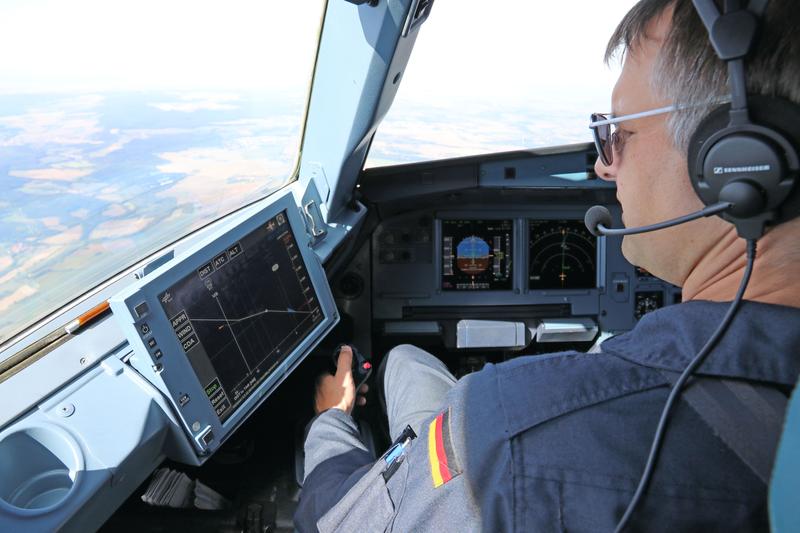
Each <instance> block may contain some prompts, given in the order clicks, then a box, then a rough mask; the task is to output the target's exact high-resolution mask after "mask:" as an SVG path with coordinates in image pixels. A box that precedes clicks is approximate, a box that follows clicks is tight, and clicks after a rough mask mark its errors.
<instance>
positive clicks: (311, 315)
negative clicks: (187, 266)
mask: <svg viewBox="0 0 800 533" xmlns="http://www.w3.org/2000/svg"><path fill="white" fill-rule="evenodd" d="M158 298H159V300H160V302H161V305H162V307H163V308H164V311H165V312H166V314H167V317H169V319H170V322H171V326H172V329H173V332H174V334H175V336H176V337H177V339H178V342H179V343H180V345H181V347H182V348H183V351H184V352H185V353H186V357H188V359H189V363H190V364H191V365H192V368H193V369H194V372H195V373H196V374H197V378H198V379H199V380H200V383H201V384H202V386H203V389H204V391H205V394H206V396H207V400H208V401H209V402H211V405H212V407H213V409H214V412H215V413H216V414H217V416H218V417H219V419H220V421H223V422H224V421H225V420H226V419H227V418H228V417H230V415H231V414H233V413H234V412H235V411H236V409H237V407H238V406H239V405H240V404H241V403H242V401H244V400H245V399H246V398H247V397H248V396H249V395H250V393H252V392H253V391H254V390H255V389H256V388H257V386H258V385H259V384H260V383H261V382H263V381H264V379H266V378H267V376H269V375H270V373H271V372H272V371H273V370H274V369H275V368H276V367H277V366H278V365H279V364H280V363H281V362H283V361H284V360H285V358H286V357H287V356H289V355H290V354H291V353H292V350H294V348H295V347H296V346H297V345H298V344H299V343H300V341H302V340H303V339H304V338H305V336H306V335H307V334H308V333H309V332H310V331H311V330H312V329H313V328H314V327H315V326H316V325H317V324H318V323H319V322H320V321H322V320H323V319H324V317H323V315H322V313H321V311H320V305H319V302H318V301H317V295H316V293H315V292H314V287H313V285H312V284H311V282H310V280H309V279H308V272H307V271H306V267H305V264H304V262H303V259H302V257H301V256H300V250H298V248H297V241H296V240H295V237H294V235H293V234H292V231H291V228H290V227H289V223H288V220H287V219H286V214H285V212H283V213H279V214H278V215H276V216H275V217H273V218H271V219H270V220H268V221H267V222H266V223H265V224H264V225H262V226H261V227H260V228H259V229H257V230H255V231H253V232H252V233H249V234H247V235H245V236H244V237H242V238H241V239H240V240H239V241H238V242H236V243H231V245H230V246H228V247H227V249H226V250H223V251H222V252H220V253H218V254H217V255H215V256H214V257H209V258H208V262H207V263H205V264H204V265H202V266H201V267H200V268H198V269H196V270H195V271H194V272H193V273H192V274H191V275H189V276H186V277H184V278H183V279H181V280H180V281H179V282H177V283H175V284H174V285H172V286H171V287H169V289H167V290H166V291H164V292H162V293H160V294H159V295H158Z"/></svg>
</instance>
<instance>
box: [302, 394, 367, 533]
mask: <svg viewBox="0 0 800 533" xmlns="http://www.w3.org/2000/svg"><path fill="white" fill-rule="evenodd" d="M304 447H305V464H304V472H305V480H304V482H303V490H302V493H301V494H300V502H299V504H298V507H297V511H296V513H295V517H294V523H295V526H296V527H297V529H298V531H301V532H304V531H316V530H317V527H316V523H317V520H319V518H320V517H322V515H324V514H325V513H326V512H327V511H328V510H329V509H330V508H331V507H333V505H334V504H336V502H338V501H339V500H340V499H341V498H342V496H344V495H345V494H346V493H347V491H348V490H349V489H350V487H352V486H353V485H354V484H355V483H356V482H357V481H358V480H359V478H360V477H361V476H362V475H363V474H364V473H365V472H366V471H367V470H369V467H370V466H372V464H373V463H374V462H375V458H374V457H373V456H372V454H371V453H370V452H369V451H368V450H367V448H366V446H365V445H364V443H363V442H361V437H360V435H359V432H358V427H357V426H356V423H355V420H353V417H351V416H350V415H348V414H347V413H345V412H344V411H341V410H339V409H329V410H327V411H325V412H323V413H321V414H320V415H319V416H317V418H316V419H314V421H313V422H312V423H311V427H310V428H309V431H308V436H307V437H306V441H305V446H304Z"/></svg>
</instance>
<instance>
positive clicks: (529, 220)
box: [524, 217, 601, 293]
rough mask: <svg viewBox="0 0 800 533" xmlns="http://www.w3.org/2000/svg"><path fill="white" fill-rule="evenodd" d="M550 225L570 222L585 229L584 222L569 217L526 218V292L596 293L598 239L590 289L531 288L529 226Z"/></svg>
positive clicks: (599, 255)
mask: <svg viewBox="0 0 800 533" xmlns="http://www.w3.org/2000/svg"><path fill="white" fill-rule="evenodd" d="M548 222H550V223H552V222H571V223H575V225H576V226H580V227H583V228H585V225H584V222H583V220H582V219H577V218H570V217H563V218H526V219H525V236H526V245H525V272H524V274H525V278H524V279H525V288H526V290H527V291H528V292H531V293H553V292H556V291H563V292H567V293H569V292H585V291H596V290H598V289H600V286H601V250H600V246H601V240H600V238H599V237H595V238H594V239H595V241H594V243H595V246H594V286H592V287H568V288H563V289H562V288H560V287H549V288H531V280H530V269H531V263H532V262H533V258H532V257H531V239H532V238H533V236H532V235H531V225H532V224H534V223H548Z"/></svg>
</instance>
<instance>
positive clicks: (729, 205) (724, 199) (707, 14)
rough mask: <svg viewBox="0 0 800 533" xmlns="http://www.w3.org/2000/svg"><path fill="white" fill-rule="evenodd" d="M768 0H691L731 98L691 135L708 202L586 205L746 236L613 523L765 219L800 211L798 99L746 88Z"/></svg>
mask: <svg viewBox="0 0 800 533" xmlns="http://www.w3.org/2000/svg"><path fill="white" fill-rule="evenodd" d="M767 2H768V0H750V1H749V3H748V4H747V6H746V7H745V6H744V5H743V0H725V1H724V10H723V12H722V13H720V10H719V9H718V8H717V5H716V3H715V1H714V0H692V3H693V4H694V7H695V9H696V10H697V12H698V14H699V15H700V18H701V20H702V21H703V24H704V25H705V27H706V29H707V30H708V34H709V38H710V40H711V44H712V46H713V47H714V50H715V51H716V53H717V55H718V56H719V58H720V59H722V60H723V61H725V62H726V63H727V65H728V85H729V88H730V92H731V100H730V103H729V104H725V105H723V106H720V107H718V108H716V109H714V110H713V111H712V112H711V113H710V114H709V115H708V116H707V117H706V118H705V119H704V120H703V121H702V122H701V123H700V125H699V126H698V128H697V130H696V131H695V132H694V134H693V135H692V138H691V141H690V146H689V153H688V158H689V159H688V165H689V177H690V179H691V182H692V186H693V187H694V190H695V191H696V192H697V195H698V196H699V197H700V199H701V200H702V201H703V203H704V204H705V208H704V209H703V210H700V211H697V212H695V213H692V214H689V215H685V216H683V217H678V218H676V219H673V220H669V221H664V222H661V223H658V224H653V225H650V226H644V227H640V228H626V229H621V230H613V229H610V228H609V226H610V225H611V214H610V213H609V211H608V210H607V209H606V208H605V207H603V206H594V207H592V208H591V209H589V211H587V213H586V219H585V222H586V226H587V227H588V228H589V230H590V231H592V233H594V234H596V235H598V234H599V235H630V234H634V233H643V232H646V231H655V230H658V229H663V228H666V227H670V226H674V225H677V224H682V223H685V222H688V221H690V220H695V219H697V218H701V217H703V216H710V215H713V214H716V215H718V216H721V217H722V218H723V219H725V220H727V221H728V222H730V223H732V224H733V225H734V226H735V227H736V231H737V233H738V234H739V236H740V237H742V238H744V239H745V240H746V241H747V246H746V249H747V264H746V267H745V270H744V274H743V276H742V281H741V283H740V285H739V289H738V291H737V293H736V296H735V297H734V299H733V301H732V302H731V304H730V306H729V307H728V310H727V312H726V313H725V316H724V318H723V319H722V322H721V323H720V324H719V326H718V327H717V329H716V330H715V331H714V332H713V333H712V335H711V337H710V338H709V339H708V340H707V341H706V343H705V345H703V347H702V348H701V349H700V351H699V352H698V353H697V355H695V357H694V358H693V359H692V360H691V362H690V363H689V364H688V365H687V366H686V368H685V369H684V370H683V372H682V373H681V375H680V377H679V378H678V379H677V381H676V382H675V383H674V385H673V387H672V389H671V390H670V393H669V396H668V398H667V401H666V403H665V405H664V409H663V410H662V412H661V417H660V419H659V423H658V426H657V428H656V433H655V436H654V437H653V442H652V444H651V447H650V453H649V456H648V458H647V463H646V465H645V468H644V471H643V472H642V476H641V479H640V480H639V484H638V486H637V488H636V492H635V493H634V495H633V497H632V498H631V501H630V503H629V504H628V507H627V509H626V510H625V513H624V514H623V516H622V518H621V519H620V521H619V523H618V524H617V527H616V529H615V531H616V532H617V533H619V532H621V531H623V530H624V529H625V527H626V526H627V524H628V523H629V521H630V519H631V516H632V514H633V512H634V511H635V509H636V507H637V505H638V504H639V503H640V502H641V501H642V499H643V497H644V494H645V491H646V490H647V486H648V484H649V480H650V479H651V477H652V474H653V471H654V469H655V465H656V462H657V458H658V454H659V450H660V447H661V444H662V443H663V439H664V435H665V431H666V427H667V424H668V421H669V418H670V414H671V412H672V409H673V408H674V407H675V405H676V404H677V401H678V398H679V397H680V393H681V389H682V388H683V386H684V385H685V384H686V382H687V381H688V380H689V379H690V377H691V376H692V375H693V373H694V372H695V371H696V370H697V369H698V368H699V367H700V365H702V363H703V361H704V360H705V358H706V357H707V356H708V354H709V353H710V352H711V351H712V350H713V349H714V347H715V346H716V345H717V343H718V342H719V340H720V339H721V338H722V336H723V335H724V334H725V332H726V331H727V328H728V327H729V326H730V324H731V322H733V319H734V317H735V316H736V313H737V311H738V309H739V306H740V304H741V302H742V300H743V298H744V293H745V290H746V289H747V285H748V282H749V280H750V276H751V275H752V273H753V266H754V263H755V257H756V242H757V240H758V239H759V238H761V237H762V236H763V235H764V233H765V232H766V231H767V229H768V228H769V227H770V226H774V225H776V224H780V223H781V222H786V221H788V220H791V219H792V218H795V217H796V216H798V215H800V187H798V186H797V181H798V172H799V171H800V164H799V163H798V150H797V147H798V146H800V105H797V104H792V103H791V102H788V101H786V100H783V99H780V98H775V97H767V96H748V95H747V85H746V76H745V64H744V61H745V59H746V58H747V57H748V56H749V55H750V53H751V50H752V48H753V45H754V43H755V41H756V38H757V35H758V29H759V19H760V18H761V17H762V16H763V14H764V11H765V9H766V6H767Z"/></svg>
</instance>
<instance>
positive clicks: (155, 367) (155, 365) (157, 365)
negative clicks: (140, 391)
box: [153, 363, 164, 373]
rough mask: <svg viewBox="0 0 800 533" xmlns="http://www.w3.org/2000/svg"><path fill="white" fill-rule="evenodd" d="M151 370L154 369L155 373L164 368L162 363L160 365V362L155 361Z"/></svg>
mask: <svg viewBox="0 0 800 533" xmlns="http://www.w3.org/2000/svg"><path fill="white" fill-rule="evenodd" d="M153 370H155V371H156V373H159V372H161V371H162V370H164V365H162V364H161V363H156V364H154V365H153Z"/></svg>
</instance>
